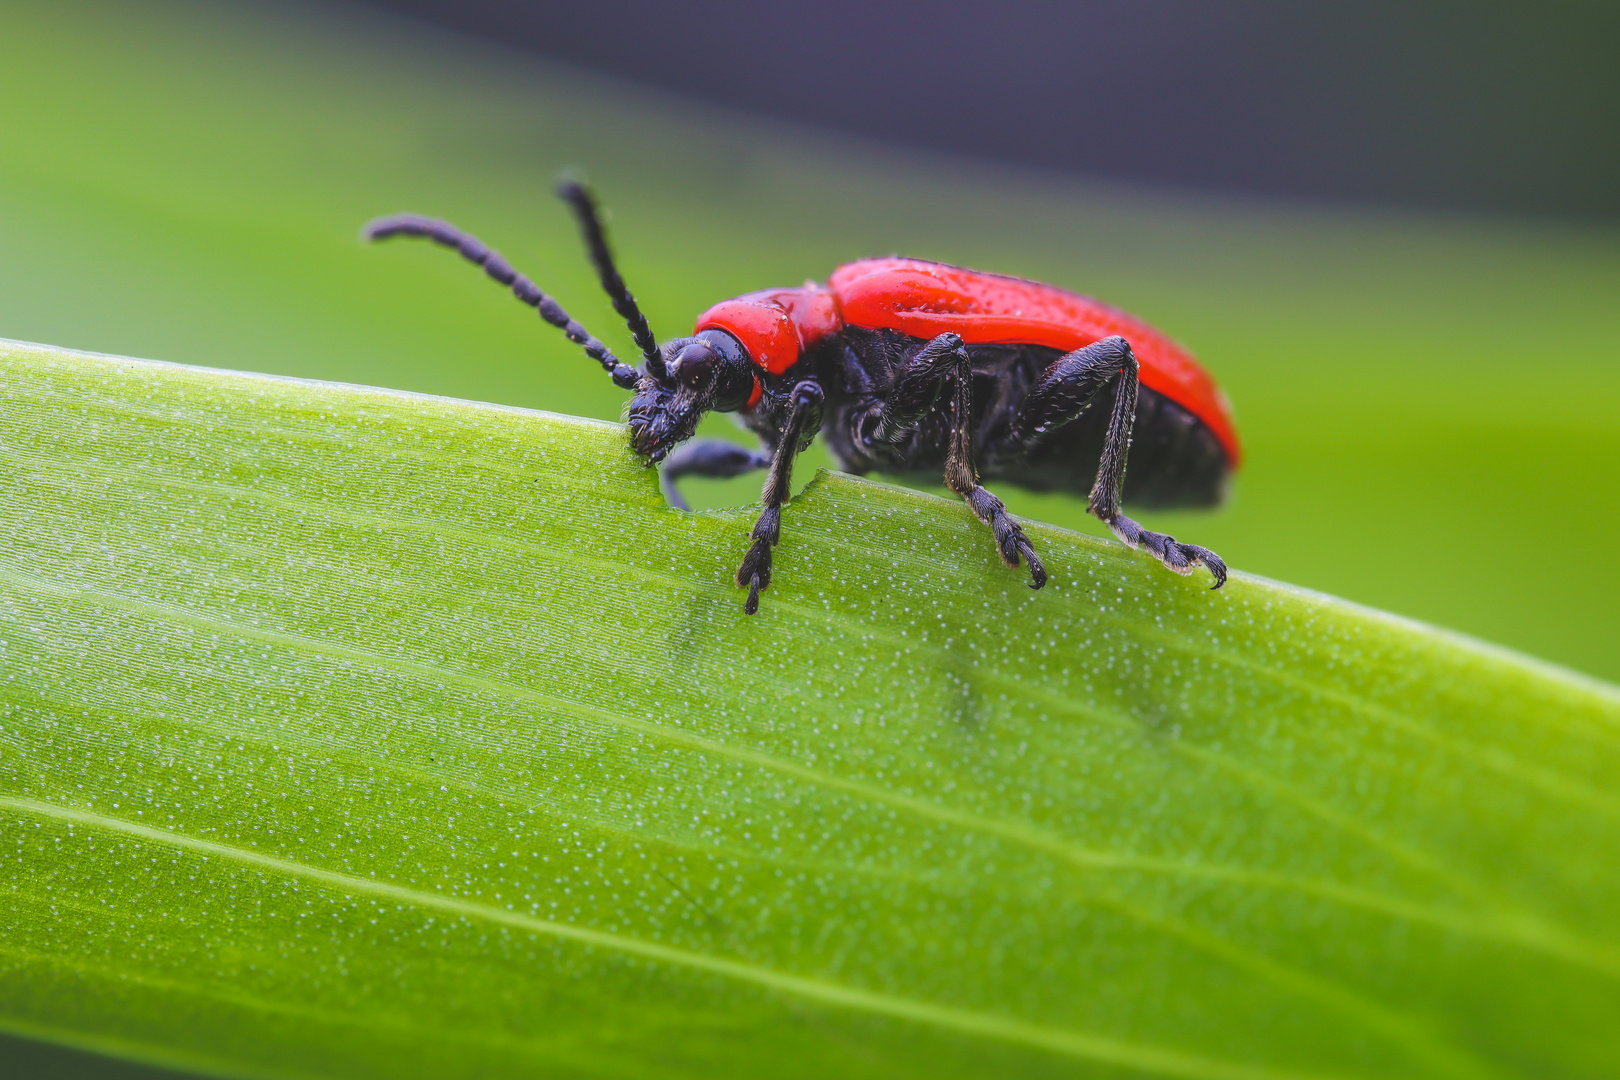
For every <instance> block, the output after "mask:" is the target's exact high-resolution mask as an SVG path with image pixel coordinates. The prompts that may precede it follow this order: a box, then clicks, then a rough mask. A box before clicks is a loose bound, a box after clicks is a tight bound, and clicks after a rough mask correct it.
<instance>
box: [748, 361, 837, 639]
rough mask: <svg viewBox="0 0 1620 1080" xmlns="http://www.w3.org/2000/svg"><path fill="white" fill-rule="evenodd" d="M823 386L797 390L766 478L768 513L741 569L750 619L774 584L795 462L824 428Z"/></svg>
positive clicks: (808, 385)
mask: <svg viewBox="0 0 1620 1080" xmlns="http://www.w3.org/2000/svg"><path fill="white" fill-rule="evenodd" d="M821 401H822V393H821V384H820V383H818V382H816V381H815V380H814V379H806V380H804V381H803V382H801V383H799V384H797V385H796V386H794V387H793V403H792V406H791V408H790V411H789V412H788V421H787V424H786V425H785V426H784V427H783V429H782V437H781V440H780V441H778V442H777V444H776V450H775V452H774V453H773V454H772V455H771V471H770V473H769V474H767V475H766V477H765V490H764V491H763V492H762V493H761V494H760V502H762V503H764V504H765V509H764V510H763V511H762V512H761V513H760V515H759V520H758V521H757V522H755V523H754V531H753V533H752V534H751V535H752V536H753V539H754V546H753V547H751V548H749V549H748V554H747V555H745V556H744V557H743V561H742V565H741V566H740V567H738V568H737V584H738V585H741V586H742V587H743V588H745V589H747V590H748V602H747V603H745V604H744V605H743V611H745V612H747V613H748V614H750V615H753V614H755V613H756V612H758V611H759V593H760V590H761V589H765V588H768V587H769V586H770V584H771V548H773V547H775V546H776V542H777V540H778V539H780V538H781V535H782V503H783V502H784V501H786V499H787V497H788V494H789V493H790V492H791V490H792V487H793V458H794V456H795V455H797V454H798V453H799V451H801V450H803V449H804V448H805V447H806V446H809V445H810V440H811V439H813V438H815V436H816V432H817V431H818V430H820V428H821Z"/></svg>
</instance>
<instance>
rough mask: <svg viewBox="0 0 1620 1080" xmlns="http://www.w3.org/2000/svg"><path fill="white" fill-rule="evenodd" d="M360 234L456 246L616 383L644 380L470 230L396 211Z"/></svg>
mask: <svg viewBox="0 0 1620 1080" xmlns="http://www.w3.org/2000/svg"><path fill="white" fill-rule="evenodd" d="M360 235H361V237H362V238H363V239H366V240H386V239H388V238H389V237H391V236H421V237H425V238H426V239H429V240H432V241H433V242H434V243H436V244H442V245H444V246H445V247H447V248H454V249H455V250H456V251H458V252H460V253H461V257H462V258H464V259H466V260H467V261H468V262H470V263H473V264H474V265H476V266H481V267H483V268H484V273H486V274H488V275H489V276H490V277H492V278H494V279H495V280H496V281H498V282H500V283H501V284H502V285H506V286H509V287H510V288H511V290H512V295H513V296H515V297H517V298H518V299H519V300H521V301H523V302H524V303H525V304H528V305H529V306H530V307H532V308H537V309H538V310H539V312H540V317H541V318H542V319H544V320H546V322H548V323H550V324H551V325H552V326H555V327H557V328H558V329H559V330H561V331H562V332H563V334H564V336H566V337H567V338H568V340H569V341H572V342H573V343H574V344H576V345H580V346H582V347H583V348H584V349H585V355H586V356H589V357H590V358H591V359H592V360H595V361H596V362H597V363H599V364H601V365H602V370H604V371H606V372H607V373H608V374H609V375H611V376H612V377H613V381H614V383H615V384H616V385H618V386H620V387H623V388H624V389H626V390H629V389H630V388H632V387H634V386H635V385H636V383H637V382H638V381H639V380H640V379H641V375H640V374H639V373H638V372H637V371H636V369H635V368H633V367H631V366H630V365H629V364H626V363H625V362H624V361H622V360H620V359H619V358H618V357H617V356H614V355H613V352H612V350H610V349H609V348H608V347H607V346H606V345H604V344H602V343H601V342H600V341H598V340H597V339H596V338H594V337H592V336H591V334H590V331H588V330H586V329H585V328H584V327H583V326H581V325H580V324H579V323H577V322H575V321H574V320H573V319H572V318H571V317H570V316H569V314H568V312H566V311H564V310H563V309H562V308H561V307H560V306H558V304H557V301H555V300H553V299H552V298H551V297H549V296H547V295H546V294H545V293H543V292H541V291H540V287H539V286H538V285H536V284H535V283H534V282H532V281H530V280H529V279H528V278H526V277H524V276H523V275H522V274H520V273H518V272H517V271H516V270H514V269H512V264H511V263H509V262H507V261H506V260H505V259H504V258H502V257H501V253H500V252H498V251H496V250H495V249H494V248H492V247H490V246H489V245H488V244H486V243H484V242H483V241H482V240H480V239H478V237H476V236H474V235H472V234H471V233H464V232H462V231H461V230H460V229H458V228H456V227H455V226H454V225H452V224H450V223H449V222H448V221H439V220H437V219H435V218H426V217H422V216H421V215H419V214H395V215H393V216H392V217H383V218H378V219H377V220H375V221H372V222H369V223H367V225H366V227H365V228H364V229H361V230H360ZM632 303H634V301H632Z"/></svg>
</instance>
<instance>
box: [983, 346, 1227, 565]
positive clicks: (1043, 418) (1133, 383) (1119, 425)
mask: <svg viewBox="0 0 1620 1080" xmlns="http://www.w3.org/2000/svg"><path fill="white" fill-rule="evenodd" d="M1136 371H1137V363H1136V356H1135V354H1133V353H1132V352H1131V346H1130V343H1129V342H1127V341H1126V340H1125V339H1124V338H1122V337H1106V338H1103V339H1102V340H1101V341H1096V342H1093V343H1092V344H1090V345H1087V346H1086V347H1084V348H1082V349H1076V350H1075V351H1074V352H1072V353H1069V354H1067V355H1066V356H1060V357H1058V358H1057V359H1056V360H1054V361H1053V362H1052V366H1051V367H1049V368H1047V369H1046V372H1045V373H1044V374H1043V375H1042V376H1041V378H1040V381H1039V382H1038V383H1036V385H1035V388H1034V389H1033V390H1031V391H1030V394H1029V398H1028V400H1027V401H1025V402H1024V408H1023V410H1022V412H1020V413H1019V416H1018V419H1017V421H1015V423H1014V425H1013V431H1012V440H1013V441H1014V442H1015V443H1018V444H1020V445H1021V446H1022V447H1023V449H1024V450H1026V451H1027V450H1029V449H1032V448H1033V447H1035V446H1036V445H1038V444H1039V443H1040V442H1041V440H1042V439H1043V438H1044V437H1045V436H1046V435H1047V434H1048V433H1049V432H1052V431H1055V430H1056V429H1057V428H1059V427H1061V426H1062V425H1064V424H1066V423H1068V422H1069V421H1070V420H1073V419H1074V418H1075V417H1076V416H1079V415H1080V414H1081V413H1082V412H1084V411H1085V410H1086V407H1087V406H1088V405H1090V404H1091V402H1092V400H1093V399H1094V398H1096V396H1097V395H1098V394H1099V393H1101V392H1102V391H1103V390H1104V389H1105V388H1106V387H1108V386H1109V385H1110V384H1112V385H1113V386H1115V388H1116V389H1115V393H1114V408H1113V412H1112V413H1111V414H1110V415H1109V418H1108V434H1107V436H1106V437H1105V438H1104V440H1103V452H1102V459H1101V460H1100V461H1099V462H1098V463H1097V479H1096V480H1095V481H1094V482H1093V483H1092V485H1091V496H1090V497H1089V498H1088V499H1087V500H1086V510H1087V511H1089V512H1090V513H1091V514H1092V515H1094V516H1095V517H1097V518H1099V519H1100V520H1101V521H1102V522H1103V524H1105V525H1107V526H1108V528H1109V531H1111V532H1112V533H1113V534H1114V535H1115V536H1117V537H1119V538H1120V539H1121V540H1122V541H1124V542H1125V543H1126V544H1128V545H1129V546H1131V547H1133V548H1146V549H1147V550H1148V551H1149V552H1151V553H1152V554H1153V556H1154V557H1155V558H1156V559H1158V560H1159V561H1160V562H1162V563H1164V565H1165V566H1167V567H1169V568H1170V569H1171V570H1174V571H1175V572H1176V573H1178V574H1190V573H1192V572H1193V568H1194V567H1196V566H1204V567H1207V568H1208V569H1209V572H1210V575H1211V576H1213V577H1214V578H1215V584H1214V586H1213V587H1214V588H1217V589H1218V588H1220V587H1221V586H1222V585H1225V584H1226V563H1225V562H1224V561H1223V560H1222V559H1221V557H1220V556H1219V555H1217V554H1215V553H1214V552H1213V551H1211V550H1209V548H1206V547H1199V546H1198V545H1197V544H1183V543H1181V542H1180V541H1178V540H1177V539H1176V538H1175V537H1173V536H1169V535H1166V534H1165V533H1156V532H1150V531H1149V530H1147V529H1144V528H1142V526H1141V525H1139V524H1137V523H1136V522H1135V521H1132V520H1131V519H1130V518H1128V517H1126V516H1125V515H1124V514H1123V513H1121V512H1120V508H1119V497H1120V490H1121V488H1123V487H1124V484H1125V456H1126V454H1127V452H1128V451H1129V450H1130V446H1131V424H1132V423H1133V422H1134V421H1135V420H1136V397H1137V375H1136Z"/></svg>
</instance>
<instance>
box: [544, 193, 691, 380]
mask: <svg viewBox="0 0 1620 1080" xmlns="http://www.w3.org/2000/svg"><path fill="white" fill-rule="evenodd" d="M557 194H558V196H560V197H561V198H562V199H563V201H564V202H566V203H568V205H569V206H571V207H573V208H574V216H575V217H577V218H579V228H580V232H582V233H583V234H584V236H585V246H586V247H587V248H588V249H589V250H590V253H591V263H592V265H594V266H595V267H596V274H597V277H599V278H601V280H602V289H603V290H604V291H605V292H606V293H607V294H608V298H609V299H611V300H612V301H613V310H614V311H616V312H618V313H619V318H621V319H623V320H624V324H625V325H626V326H628V327H629V328H630V336H631V337H633V338H635V339H636V348H638V349H640V350H641V355H642V356H643V357H645V358H646V360H647V370H649V371H651V372H652V373H653V374H654V375H659V374H662V368H663V366H664V361H663V357H662V356H660V355H659V352H658V339H657V338H655V337H653V332H652V327H651V326H649V325H647V316H645V315H643V314H642V313H641V308H640V307H638V306H637V305H636V298H635V297H634V296H631V295H630V290H629V289H628V288H627V287H626V286H625V284H624V278H622V277H620V276H619V269H618V267H616V266H614V265H613V253H612V252H611V251H609V250H608V245H607V237H606V236H604V235H603V234H602V217H601V214H600V213H598V212H597V208H596V196H594V195H592V194H591V190H590V188H587V187H586V186H585V185H584V184H581V183H578V182H577V181H573V180H564V181H563V182H561V183H560V184H558V185H557Z"/></svg>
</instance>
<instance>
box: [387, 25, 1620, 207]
mask: <svg viewBox="0 0 1620 1080" xmlns="http://www.w3.org/2000/svg"><path fill="white" fill-rule="evenodd" d="M382 2H383V3H384V6H388V7H393V8H395V9H399V10H404V11H409V12H413V13H415V14H417V15H421V16H425V17H427V18H429V19H431V20H433V21H436V22H438V23H441V24H444V25H448V26H453V27H456V28H460V29H463V30H468V31H472V32H474V33H479V34H483V35H486V36H489V37H494V38H497V39H499V40H501V41H503V42H506V43H507V44H511V45H516V46H519V47H522V48H527V49H531V50H533V51H535V52H538V53H542V54H545V55H547V56H553V57H556V58H558V59H561V60H565V61H568V62H570V63H573V64H578V65H582V66H586V67H590V68H594V69H596V70H599V71H603V72H607V73H611V74H613V75H617V76H622V77H624V78H627V79H633V80H636V81H638V82H640V83H643V84H645V85H649V86H654V87H662V88H665V89H670V90H675V91H679V92H681V93H684V94H688V95H692V96H694V97H697V98H702V99H707V100H709V101H713V102H718V103H721V104H725V105H731V106H737V107H741V108H744V109H749V110H753V111H756V112H759V113H762V114H766V115H772V116H777V117H783V118H787V119H791V120H797V121H802V122H807V123H811V124H815V125H820V126H823V127H827V128H832V129H835V130H840V131H845V132H849V133H853V134H857V135H863V136H869V137H872V138H877V139H882V140H885V141H888V142H893V143H898V144H902V145H910V146H914V147H922V148H927V149H932V150H942V151H947V152H951V153H959V154H966V155H971V156H975V157H980V158H987V159H994V160H997V161H1004V162H1011V163H1017V164H1022V165H1033V166H1039V167H1045V168H1049V169H1055V170H1060V171H1063V172H1065V173H1070V174H1077V175H1090V176H1096V177H1106V178H1110V179H1114V180H1123V181H1129V182H1147V183H1152V184H1167V185H1175V186H1180V187H1188V188H1204V189H1220V190H1225V191H1234V192H1247V193H1255V194H1265V195H1284V196H1297V197H1304V198H1309V199H1318V200H1320V199H1328V200H1337V201H1350V202H1361V203H1367V202H1376V203H1384V204H1396V205H1408V206H1424V207H1450V208H1459V209H1469V210H1496V211H1510V212H1517V213H1529V214H1536V215H1556V216H1562V217H1588V218H1592V217H1598V218H1607V219H1611V220H1612V219H1616V218H1620V4H1615V3H1571V2H1557V0H1553V2H1541V3H1535V4H1530V3H1500V2H1494V3H1493V2H1489V0H1482V2H1478V3H1461V2H1455V3H1454V2H1417V3H1398V2H1388V0H1373V2H1366V3H1347V2H1343V0H1339V2H1334V3H1325V4H1323V3H1319V4H1299V3H1285V2H1270V0H1204V2H1198V0H1128V2H1127V0H1117V2H1097V0H1035V2H1029V3H1003V4H990V3H977V4H975V3H966V2H963V0H955V2H952V0H940V2H934V3H926V2H920V0H892V2H879V0H866V2H861V0H814V2H807V3H771V2H767V0H690V2H685V3H661V2H655V0H576V2H572V3H560V2H553V0H453V2H452V0H382ZM653 164H656V163H653ZM713 167H714V168H716V169H724V168H725V167H726V162H724V161H716V162H714V164H713Z"/></svg>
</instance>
